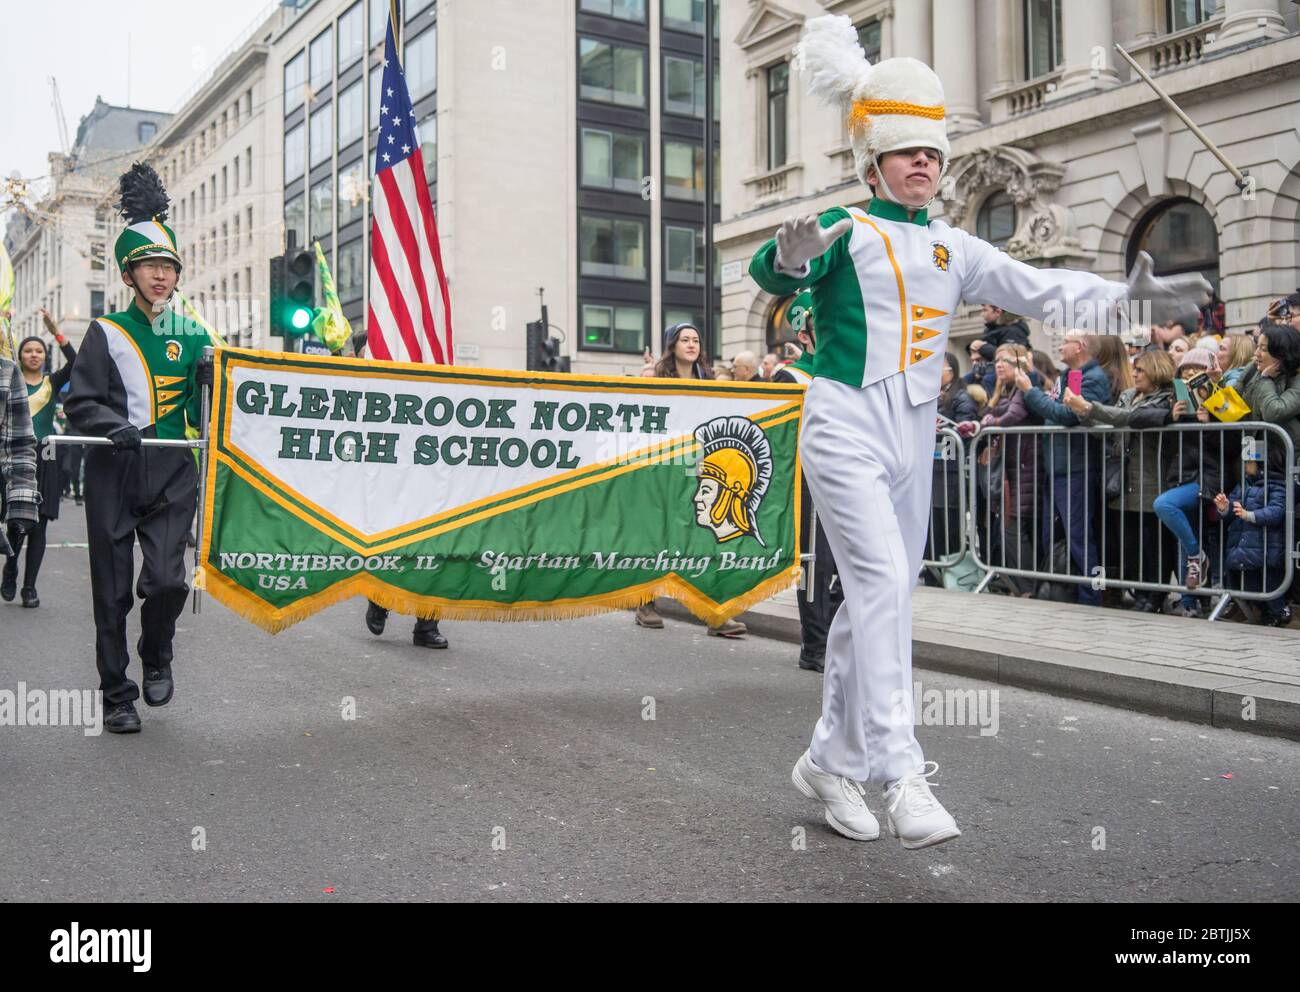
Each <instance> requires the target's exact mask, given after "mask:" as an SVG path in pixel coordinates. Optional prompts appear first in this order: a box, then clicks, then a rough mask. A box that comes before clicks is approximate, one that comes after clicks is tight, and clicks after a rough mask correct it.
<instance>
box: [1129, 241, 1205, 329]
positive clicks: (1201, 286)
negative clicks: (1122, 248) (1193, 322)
mask: <svg viewBox="0 0 1300 992" xmlns="http://www.w3.org/2000/svg"><path fill="white" fill-rule="evenodd" d="M1154 265H1155V263H1154V262H1152V261H1151V256H1150V255H1148V254H1147V253H1146V252H1144V251H1140V252H1138V257H1137V261H1136V262H1134V263H1133V271H1132V272H1130V273H1129V274H1128V298H1129V300H1130V301H1131V302H1134V303H1137V302H1142V301H1149V302H1150V304H1151V323H1152V324H1167V323H1169V321H1171V320H1175V319H1177V318H1178V317H1181V316H1182V315H1183V314H1185V313H1187V312H1188V311H1189V310H1191V309H1192V308H1193V307H1200V306H1203V305H1204V304H1206V303H1208V302H1209V300H1210V293H1211V291H1212V289H1213V287H1211V286H1210V284H1209V282H1208V281H1207V280H1206V278H1205V277H1204V276H1202V275H1200V274H1198V273H1196V272H1185V273H1183V274H1182V275H1176V276H1156V275H1153V274H1152V268H1153V267H1154ZM1139 322H1140V320H1139Z"/></svg>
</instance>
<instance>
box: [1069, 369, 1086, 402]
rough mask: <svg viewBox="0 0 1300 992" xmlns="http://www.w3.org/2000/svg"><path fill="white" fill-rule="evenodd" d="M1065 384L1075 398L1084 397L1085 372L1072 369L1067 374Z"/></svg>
mask: <svg viewBox="0 0 1300 992" xmlns="http://www.w3.org/2000/svg"><path fill="white" fill-rule="evenodd" d="M1065 384H1066V385H1067V386H1069V387H1070V392H1072V393H1074V395H1075V396H1082V395H1083V371H1082V370H1081V369H1070V371H1069V372H1067V373H1066V374H1065Z"/></svg>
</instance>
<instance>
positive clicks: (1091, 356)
mask: <svg viewBox="0 0 1300 992" xmlns="http://www.w3.org/2000/svg"><path fill="white" fill-rule="evenodd" d="M1095 351H1096V345H1095V343H1094V341H1093V339H1092V338H1091V337H1089V335H1087V334H1084V333H1082V332H1080V331H1071V332H1070V333H1068V334H1066V336H1065V340H1064V341H1063V342H1062V344H1061V361H1063V362H1064V363H1065V365H1066V369H1067V371H1066V373H1065V375H1063V376H1061V378H1060V379H1058V380H1057V381H1056V385H1055V387H1054V388H1053V390H1052V392H1051V393H1046V392H1044V391H1043V390H1042V389H1041V388H1039V387H1038V386H1035V385H1034V384H1033V383H1032V382H1031V381H1030V379H1029V374H1028V373H1027V372H1026V371H1025V370H1024V369H1020V370H1019V371H1017V372H1016V386H1017V387H1018V388H1019V389H1021V390H1022V391H1023V392H1024V395H1025V406H1026V407H1027V408H1028V409H1029V412H1030V413H1032V414H1034V415H1035V416H1036V417H1039V418H1041V419H1042V421H1043V423H1045V424H1055V425H1056V426H1058V427H1078V426H1079V415H1078V414H1077V413H1075V412H1074V411H1073V410H1072V409H1070V407H1069V405H1068V404H1067V403H1066V398H1067V396H1068V395H1071V394H1072V395H1075V396H1082V397H1083V398H1084V399H1085V400H1087V401H1088V402H1089V403H1097V404H1109V403H1111V402H1113V400H1114V398H1113V397H1112V396H1111V382H1110V377H1109V376H1107V375H1106V370H1105V369H1103V368H1102V367H1101V363H1100V362H1098V361H1097V358H1096V354H1095ZM1043 460H1044V462H1045V464H1046V472H1047V481H1046V484H1045V485H1044V489H1043V498H1044V507H1043V534H1042V540H1043V547H1044V548H1051V546H1052V541H1053V536H1054V531H1055V528H1056V521H1057V519H1058V518H1059V519H1060V521H1061V524H1062V526H1063V527H1064V529H1065V533H1066V541H1067V543H1068V545H1069V550H1070V559H1071V561H1072V562H1073V563H1074V565H1075V567H1076V568H1077V569H1078V571H1077V572H1074V573H1073V574H1075V575H1082V576H1088V577H1091V576H1094V575H1096V574H1098V573H1097V572H1096V571H1095V569H1097V568H1098V559H1097V537H1096V532H1095V528H1094V527H1093V524H1092V515H1093V512H1094V511H1095V509H1096V506H1095V503H1096V499H1095V496H1094V490H1095V489H1096V488H1097V487H1096V486H1093V485H1090V484H1089V479H1090V478H1095V476H1096V475H1097V473H1099V472H1100V471H1101V464H1102V462H1101V457H1100V451H1099V450H1098V448H1097V446H1096V444H1094V443H1092V441H1091V439H1090V438H1088V437H1087V436H1085V435H1083V434H1070V435H1067V436H1065V437H1060V436H1058V435H1055V434H1052V435H1049V436H1048V437H1046V438H1044V439H1043ZM1089 469H1091V473H1089ZM1078 601H1079V603H1080V604H1082V605H1084V606H1100V605H1101V592H1100V591H1099V590H1097V589H1094V588H1093V586H1092V584H1091V583H1088V582H1084V583H1080V584H1079V591H1078Z"/></svg>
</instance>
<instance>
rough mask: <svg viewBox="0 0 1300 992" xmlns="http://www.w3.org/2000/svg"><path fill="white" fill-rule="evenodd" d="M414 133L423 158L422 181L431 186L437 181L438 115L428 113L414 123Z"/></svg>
mask: <svg viewBox="0 0 1300 992" xmlns="http://www.w3.org/2000/svg"><path fill="white" fill-rule="evenodd" d="M415 135H416V138H417V139H418V140H419V142H420V157H421V158H422V159H424V181H425V182H427V183H428V184H429V185H430V186H432V185H433V184H434V183H436V182H437V181H438V115H437V114H430V115H429V116H428V117H426V118H425V119H424V120H422V121H420V122H419V123H418V124H416V125H415Z"/></svg>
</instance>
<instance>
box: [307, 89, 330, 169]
mask: <svg viewBox="0 0 1300 992" xmlns="http://www.w3.org/2000/svg"><path fill="white" fill-rule="evenodd" d="M333 138H334V105H333V104H332V103H327V104H326V105H325V106H323V107H318V108H317V109H316V110H314V111H312V115H311V165H312V168H315V167H316V166H318V165H320V164H321V163H322V162H328V161H329V160H330V155H331V154H332V153H333V150H334V142H333Z"/></svg>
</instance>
